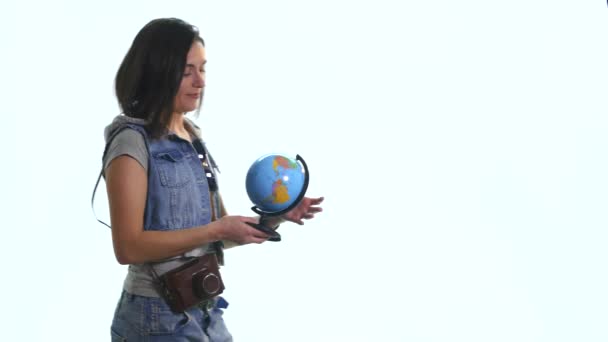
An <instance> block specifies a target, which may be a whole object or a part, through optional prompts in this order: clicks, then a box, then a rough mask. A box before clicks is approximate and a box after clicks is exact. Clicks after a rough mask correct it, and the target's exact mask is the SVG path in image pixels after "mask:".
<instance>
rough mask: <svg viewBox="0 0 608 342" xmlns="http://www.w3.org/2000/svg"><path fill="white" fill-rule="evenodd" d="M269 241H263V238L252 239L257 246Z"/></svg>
mask: <svg viewBox="0 0 608 342" xmlns="http://www.w3.org/2000/svg"><path fill="white" fill-rule="evenodd" d="M267 240H268V238H266V239H261V238H257V237H254V238H252V239H251V242H253V243H257V244H260V243H264V242H266V241H267Z"/></svg>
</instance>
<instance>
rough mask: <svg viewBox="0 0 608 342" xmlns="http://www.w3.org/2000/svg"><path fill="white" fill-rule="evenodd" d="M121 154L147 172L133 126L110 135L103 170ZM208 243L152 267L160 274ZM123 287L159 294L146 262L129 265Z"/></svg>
mask: <svg viewBox="0 0 608 342" xmlns="http://www.w3.org/2000/svg"><path fill="white" fill-rule="evenodd" d="M124 155H126V156H129V157H131V158H133V159H135V160H137V161H138V162H139V163H140V164H141V166H143V168H144V169H145V170H146V172H147V171H148V158H149V153H148V149H147V148H146V142H145V140H144V137H143V136H142V135H141V133H139V132H137V131H136V130H133V129H124V130H122V131H121V132H120V133H118V135H116V137H114V139H113V140H112V142H111V143H110V146H108V150H107V153H106V155H105V156H104V159H103V169H104V173H105V170H106V169H107V167H108V166H109V165H110V163H111V162H112V160H114V159H115V158H117V157H120V156H124ZM208 246H209V245H208V244H205V245H203V246H201V247H198V248H195V249H193V250H191V251H189V252H186V253H184V254H182V255H178V256H176V257H173V258H168V259H165V260H164V261H162V262H158V263H154V264H153V267H154V270H156V273H157V274H158V275H161V274H163V273H165V272H167V271H169V270H170V269H173V268H175V267H178V266H180V265H182V264H184V263H185V262H186V261H187V260H188V258H189V257H197V256H201V255H203V254H205V252H207V249H208ZM123 288H124V289H125V290H126V291H127V292H129V293H132V294H135V295H139V296H146V297H160V294H159V293H158V290H157V287H156V282H155V281H154V277H153V276H152V274H151V272H150V270H149V267H148V265H146V264H134V265H129V272H128V273H127V277H126V279H125V281H124V284H123Z"/></svg>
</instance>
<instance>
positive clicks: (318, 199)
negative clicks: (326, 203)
mask: <svg viewBox="0 0 608 342" xmlns="http://www.w3.org/2000/svg"><path fill="white" fill-rule="evenodd" d="M324 199H325V197H323V196H321V197H317V198H311V199H310V203H311V204H312V205H317V204H321V202H323V200H324Z"/></svg>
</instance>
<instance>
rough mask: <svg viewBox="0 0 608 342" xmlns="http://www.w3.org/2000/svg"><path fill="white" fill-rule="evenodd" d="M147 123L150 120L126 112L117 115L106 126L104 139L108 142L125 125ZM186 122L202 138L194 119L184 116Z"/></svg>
mask: <svg viewBox="0 0 608 342" xmlns="http://www.w3.org/2000/svg"><path fill="white" fill-rule="evenodd" d="M147 123H148V122H147V121H146V120H144V119H138V118H132V117H130V116H126V115H124V114H120V115H117V116H116V117H115V118H114V120H112V123H110V124H109V125H107V126H106V128H105V129H104V130H103V137H104V141H105V142H106V143H107V142H108V139H109V138H110V137H111V136H112V134H113V133H114V132H116V130H117V129H119V128H121V127H123V126H125V125H128V124H134V125H141V126H145V125H146V124H147ZM184 124H185V125H187V126H189V127H190V128H192V131H193V132H194V134H195V135H196V136H197V137H198V138H201V130H200V128H199V127H198V126H197V125H196V124H194V122H192V120H190V119H188V118H184Z"/></svg>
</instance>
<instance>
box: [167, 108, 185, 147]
mask: <svg viewBox="0 0 608 342" xmlns="http://www.w3.org/2000/svg"><path fill="white" fill-rule="evenodd" d="M184 117H185V115H184V114H182V113H173V115H172V116H171V121H170V122H169V126H168V127H167V128H168V129H169V131H170V132H173V133H175V134H177V135H178V136H179V137H181V138H182V139H186V140H188V141H190V133H189V132H188V129H187V128H186V126H185V124H184Z"/></svg>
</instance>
